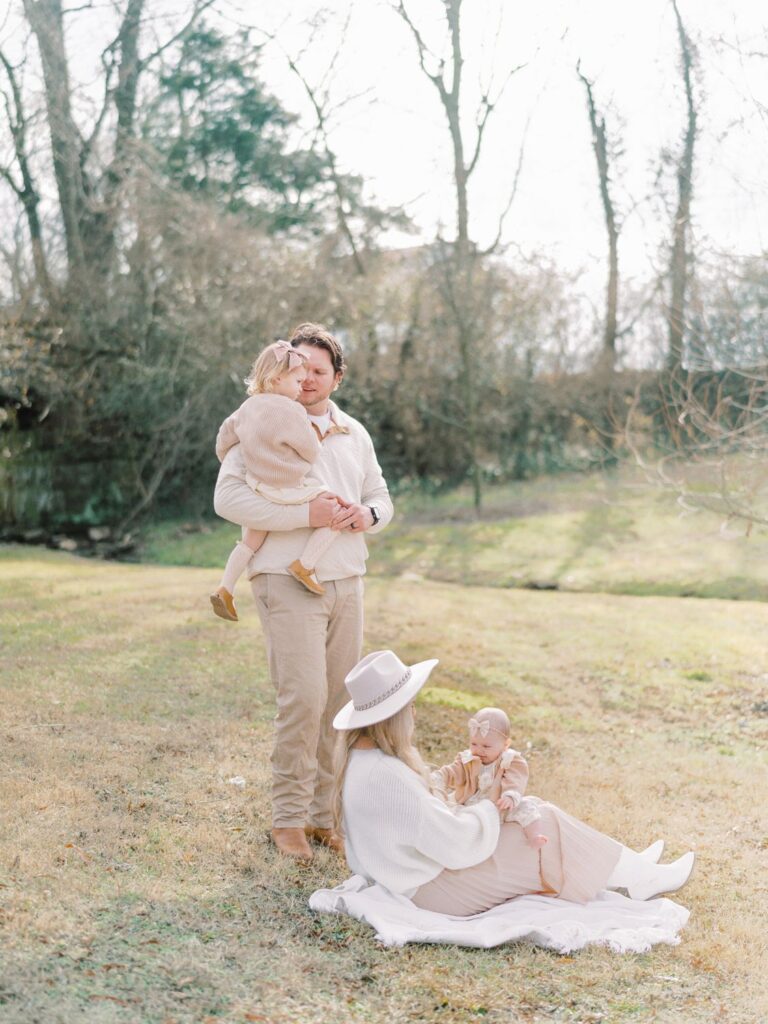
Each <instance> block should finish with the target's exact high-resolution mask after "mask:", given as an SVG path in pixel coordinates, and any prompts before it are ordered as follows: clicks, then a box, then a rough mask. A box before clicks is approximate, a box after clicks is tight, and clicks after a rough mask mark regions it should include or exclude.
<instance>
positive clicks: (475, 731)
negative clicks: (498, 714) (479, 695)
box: [469, 718, 491, 738]
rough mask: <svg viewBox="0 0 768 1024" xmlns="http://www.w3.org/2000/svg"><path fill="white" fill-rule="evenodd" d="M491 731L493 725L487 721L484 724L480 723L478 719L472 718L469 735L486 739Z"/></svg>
mask: <svg viewBox="0 0 768 1024" xmlns="http://www.w3.org/2000/svg"><path fill="white" fill-rule="evenodd" d="M490 731H491V723H490V722H489V721H488V720H487V719H486V720H485V721H484V722H478V720H477V719H476V718H470V720H469V734H470V736H481V737H483V738H485V737H486V736H487V735H488V733H489V732H490Z"/></svg>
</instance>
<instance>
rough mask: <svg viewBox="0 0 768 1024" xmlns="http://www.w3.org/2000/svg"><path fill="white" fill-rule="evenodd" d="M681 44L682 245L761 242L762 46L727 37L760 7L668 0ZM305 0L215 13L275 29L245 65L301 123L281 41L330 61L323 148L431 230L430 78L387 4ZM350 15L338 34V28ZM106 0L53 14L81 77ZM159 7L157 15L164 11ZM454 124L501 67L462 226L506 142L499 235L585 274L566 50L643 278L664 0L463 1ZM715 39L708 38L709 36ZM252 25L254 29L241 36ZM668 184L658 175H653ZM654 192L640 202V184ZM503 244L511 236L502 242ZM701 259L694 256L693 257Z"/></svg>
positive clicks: (497, 203) (308, 56)
mask: <svg viewBox="0 0 768 1024" xmlns="http://www.w3.org/2000/svg"><path fill="white" fill-rule="evenodd" d="M679 2H680V9H681V12H682V15H683V18H684V20H685V21H686V24H687V26H688V28H689V31H690V33H691V35H692V37H693V38H694V41H696V42H697V43H698V44H699V48H700V72H699V74H698V76H697V83H696V90H697V96H698V98H699V102H700V104H701V112H700V126H701V136H700V140H699V142H698V145H697V151H696V169H695V205H694V217H695V222H696V234H697V241H698V243H699V248H700V250H701V251H702V252H703V253H707V254H714V255H713V257H712V258H716V253H717V252H718V251H719V250H723V251H729V252H736V253H739V254H742V255H744V254H750V253H754V254H756V253H760V252H764V251H765V250H766V249H768V187H767V184H766V182H767V180H768V176H767V175H766V170H765V169H766V168H768V113H766V110H767V108H768V59H764V60H759V59H748V58H744V57H742V56H741V55H740V53H739V52H738V51H737V49H736V48H735V47H736V45H737V44H738V47H739V48H740V49H741V50H742V51H748V50H755V49H758V50H762V51H768V38H767V34H766V27H765V26H766V24H768V13H766V12H768V5H766V4H765V3H764V2H757V0H679ZM0 4H2V0H0ZM20 6H21V5H20V3H19V0H6V4H5V9H6V11H10V12H11V16H10V17H4V18H3V19H2V21H0V37H2V42H3V45H7V44H8V39H9V36H10V35H11V34H13V33H14V32H15V33H16V35H17V36H18V33H19V25H20V21H19V19H18V14H17V16H16V18H14V16H13V12H14V11H16V12H18V10H19V9H20ZM318 6H319V3H318V0H313V2H310V0H290V3H286V4H281V3H274V2H273V0H219V3H218V4H217V10H218V12H219V13H218V18H219V24H220V26H221V27H230V28H232V29H233V30H234V29H235V28H236V27H237V26H238V25H246V24H247V25H250V26H253V27H254V28H256V29H266V30H268V31H270V32H274V33H276V34H277V36H278V39H279V43H280V45H277V44H275V43H269V44H267V45H266V46H265V49H264V52H263V60H262V75H263V78H264V80H265V82H266V83H267V85H268V87H269V88H270V89H271V90H272V91H274V92H275V93H276V94H277V95H278V96H279V97H280V98H281V99H282V100H283V102H284V103H285V105H286V106H287V107H288V108H289V109H291V110H293V111H294V112H296V113H298V114H300V115H301V118H302V122H301V123H302V125H303V126H304V130H305V131H306V132H309V131H311V128H312V126H313V117H312V112H311V109H310V107H309V105H308V102H307V98H306V96H305V94H304V92H303V89H302V86H301V84H300V83H299V82H298V80H297V79H296V78H295V76H294V75H293V74H292V73H291V71H290V70H289V68H288V66H287V63H286V60H285V56H284V54H283V52H281V47H284V49H285V50H286V51H287V52H288V53H290V54H291V55H292V56H294V57H295V56H296V55H298V54H300V53H301V54H302V56H301V61H300V63H301V67H302V69H303V70H304V72H305V73H306V75H307V77H308V79H309V80H310V81H311V82H312V83H313V84H316V83H318V82H319V81H321V79H322V78H323V75H324V74H325V73H326V71H327V69H328V67H329V65H330V63H331V61H332V59H333V58H334V57H335V63H334V73H333V77H332V80H331V96H332V99H333V101H334V102H335V103H341V102H342V101H347V102H346V104H345V105H344V106H342V107H341V108H340V109H339V110H338V111H337V113H336V115H335V117H334V120H333V133H332V144H333V146H334V148H335V149H336V151H337V153H338V155H339V158H340V162H341V164H342V167H343V169H344V170H348V171H351V172H357V173H361V174H362V175H363V176H364V178H365V179H366V180H367V182H368V191H369V195H370V197H371V198H375V199H376V200H378V201H379V202H380V203H382V204H384V205H388V206H395V207H404V208H405V209H406V210H407V211H408V213H410V214H411V216H412V217H413V218H414V221H415V223H416V225H417V227H418V229H419V233H418V234H417V235H416V236H415V238H406V237H404V236H397V235H394V236H391V237H390V238H389V239H388V241H389V242H390V243H391V244H393V245H396V244H414V241H418V240H423V239H429V238H432V237H434V233H435V231H436V230H437V229H438V226H439V225H441V224H442V225H443V227H444V230H445V231H446V233H447V234H450V233H451V232H452V231H453V229H454V226H455V205H454V198H453V193H452V183H451V151H450V143H449V137H448V132H447V128H446V123H445V117H444V114H443V112H442V110H441V108H440V105H439V101H438V97H437V93H436V90H435V89H434V86H433V85H432V84H431V83H430V82H429V81H427V80H426V79H425V77H424V76H423V74H422V73H421V72H420V70H419V67H418V62H417V58H416V50H415V46H414V42H413V39H412V37H411V36H410V34H409V32H408V29H407V27H406V26H405V25H404V23H403V22H402V20H401V19H400V18H399V17H398V16H397V14H396V13H394V11H393V10H392V7H391V5H390V3H388V2H387V0H356V2H351V3H350V2H349V0H343V2H342V0H332V2H329V3H325V4H323V5H322V7H323V10H324V11H327V12H329V13H328V14H327V16H326V17H325V18H324V19H323V21H322V24H321V25H319V26H316V27H315V28H314V29H311V28H309V27H308V24H309V23H310V22H311V20H312V19H313V17H316V15H317V10H318ZM407 6H408V8H409V10H410V11H411V12H412V15H413V18H414V20H415V21H416V22H417V23H418V25H419V27H420V29H421V30H422V31H423V33H424V36H425V38H426V40H427V41H428V43H429V45H430V46H432V47H433V48H434V49H435V51H436V52H437V53H442V52H445V31H444V22H443V19H442V17H441V8H442V4H441V3H440V0H407ZM188 9H189V0H149V2H148V12H149V15H150V17H151V20H152V21H153V24H152V25H150V26H148V30H149V31H156V32H158V33H159V34H160V35H161V36H163V35H165V36H166V37H167V34H168V32H167V29H168V27H169V26H170V25H172V24H176V25H178V24H179V23H180V18H181V17H182V16H183V14H184V12H185V11H187V10H188ZM348 13H349V15H350V21H349V26H348V29H347V31H346V35H345V36H344V37H343V38H342V27H343V25H344V22H345V19H346V17H347V15H348ZM113 17H114V16H113V6H112V4H111V2H108V0H104V2H103V3H101V4H99V3H98V2H95V3H94V4H93V6H92V7H91V8H90V9H88V8H86V9H83V10H81V11H80V12H79V13H75V14H72V15H69V16H68V19H67V24H68V37H67V42H68V47H69V52H70V57H71V61H72V66H73V70H74V73H75V76H76V77H77V78H78V79H79V81H80V82H81V83H83V84H87V83H90V85H91V88H92V89H94V90H96V91H97V92H100V88H98V87H97V85H96V83H98V81H99V78H100V73H99V61H98V55H99V52H100V49H101V47H102V46H103V45H104V43H105V42H106V41H107V40H108V39H109V38H111V33H113V26H114V20H113ZM164 19H167V24H165V23H164ZM462 25H463V40H464V54H465V59H466V66H465V86H466V96H465V108H464V116H465V124H466V126H467V130H468V138H469V143H470V145H471V142H472V140H473V134H472V131H471V127H472V119H473V116H474V111H475V109H476V103H477V99H478V97H479V95H480V85H481V83H483V84H487V83H488V82H489V81H490V80H493V81H494V82H496V83H497V85H500V84H501V82H502V81H503V80H504V79H505V77H506V76H507V74H508V72H509V70H510V69H511V68H513V67H517V66H518V65H523V67H522V68H521V70H519V71H518V72H517V73H516V74H515V75H514V76H513V77H512V79H511V80H510V81H509V84H508V86H507V88H506V91H505V92H504V95H503V98H502V100H501V102H500V103H499V105H498V109H497V110H496V112H495V114H494V115H493V117H492V119H491V121H490V123H489V127H488V132H487V135H486V144H485V146H484V150H483V155H482V157H481V160H480V163H479V165H478V168H477V172H476V174H475V176H474V178H473V180H472V188H471V195H470V201H471V231H472V235H473V237H474V238H475V239H476V240H477V241H478V242H479V243H480V244H486V243H488V242H489V241H490V240H491V239H492V238H493V237H494V235H495V233H496V227H497V223H498V218H499V215H500V213H501V211H502V210H503V208H504V206H505V205H506V202H507V199H508V196H509V190H510V187H511V183H512V180H513V176H514V170H515V167H516V166H517V162H518V156H519V152H520V147H521V145H522V144H523V137H524V133H525V126H526V124H528V126H529V127H528V132H527V138H526V140H525V150H524V160H523V165H522V174H521V178H520V188H519V192H518V195H517V198H516V200H515V203H514V206H513V208H512V210H511V212H510V215H509V217H508V218H507V221H506V227H505V231H504V236H503V239H504V241H505V242H507V243H509V244H510V245H511V246H513V247H514V246H520V247H521V248H522V250H523V252H525V253H534V252H542V251H543V252H546V253H549V254H551V255H552V256H553V257H554V258H556V259H557V260H558V261H559V262H560V263H561V264H562V265H563V266H564V267H568V268H581V267H584V268H586V271H587V276H586V279H587V280H589V279H590V278H593V279H594V281H595V282H597V281H599V280H601V279H602V275H603V274H604V268H605V254H606V242H605V229H604V225H603V218H602V210H601V206H600V200H599V195H598V188H597V178H596V168H595V159H594V155H593V153H592V149H591V143H590V135H589V127H588V122H587V114H586V108H585V97H584V91H583V86H582V85H581V83H580V82H579V81H578V79H577V77H576V72H575V67H576V62H577V60H579V59H580V60H581V63H582V68H583V70H584V71H585V73H586V74H587V75H588V76H589V77H590V78H591V79H593V80H594V83H595V95H596V98H597V101H598V103H599V104H600V105H601V106H603V107H605V108H606V113H607V119H608V126H609V131H613V132H614V133H615V135H616V137H617V138H618V137H620V138H621V140H622V144H623V148H624V154H623V156H622V157H621V159H620V161H619V163H618V164H617V165H616V167H615V183H614V194H615V200H616V203H617V205H618V207H619V209H620V210H621V211H624V212H625V213H626V212H628V211H632V212H631V213H629V216H627V218H626V224H625V226H624V230H623V235H622V240H621V248H620V258H621V262H622V269H623V271H624V273H625V274H629V275H639V276H644V275H647V273H648V272H649V269H650V267H651V266H652V264H653V261H654V260H658V256H659V246H660V245H661V244H662V243H663V241H664V239H665V238H668V235H669V215H668V213H667V212H666V211H665V210H664V208H663V206H662V204H661V203H660V202H659V200H658V188H657V187H656V186H655V184H654V182H655V178H656V174H657V171H658V168H659V165H660V154H661V151H662V149H663V147H665V146H666V147H668V148H671V149H672V151H673V152H677V150H678V148H679V141H680V138H681V135H682V131H683V128H684V119H685V107H684V96H683V92H682V85H681V81H680V75H679V70H678V61H679V48H678V43H677V37H676V28H675V21H674V15H673V11H672V8H671V4H670V2H669V0H643V3H639V2H636V0H547V2H543V3H530V2H529V3H526V4H524V3H521V2H517V0H466V2H465V5H464V11H463V21H462ZM718 37H723V38H724V39H725V40H726V45H716V43H715V40H717V39H718ZM254 38H258V34H256V35H255V36H254ZM667 185H668V186H670V187H671V185H672V181H671V178H669V177H668V178H667ZM654 195H655V196H656V197H657V198H649V197H653V196H654ZM516 251H517V250H516V249H515V248H512V249H511V252H512V253H515V252H516ZM707 258H709V256H707Z"/></svg>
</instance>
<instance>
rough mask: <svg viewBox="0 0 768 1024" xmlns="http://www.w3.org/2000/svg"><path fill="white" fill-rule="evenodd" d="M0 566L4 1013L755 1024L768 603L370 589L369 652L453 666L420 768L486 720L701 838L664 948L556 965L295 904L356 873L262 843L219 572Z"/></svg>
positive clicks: (255, 762)
mask: <svg viewBox="0 0 768 1024" xmlns="http://www.w3.org/2000/svg"><path fill="white" fill-rule="evenodd" d="M0 576H1V582H0V602H1V603H0V613H1V614H2V658H3V674H2V687H3V693H2V709H1V711H0V744H1V745H0V768H1V769H2V772H1V774H0V807H1V808H2V810H1V812H0V820H1V821H2V826H1V830H0V949H2V952H0V1019H2V1020H3V1022H4V1024H5V1022H6V1021H7V1022H8V1024H16V1022H18V1024H22V1022H23V1024H30V1022H36V1021H40V1022H45V1024H58V1022H61V1024H64V1022H66V1024H70V1022H72V1021H78V1022H80V1021H85V1022H88V1024H91V1022H99V1024H100V1022H130V1024H136V1022H148V1024H150V1022H151V1024H155V1022H157V1024H170V1022H171V1021H173V1022H176V1024H187V1022H190V1024H191V1022H195V1024H197V1022H202V1021H225V1022H232V1024H234V1022H241V1021H248V1020H261V1021H268V1022H275V1024H277V1022H282V1021H285V1022H296V1021H299V1022H302V1024H304V1022H322V1024H326V1022H334V1024H336V1022H342V1024H343V1022H352V1021H360V1022H362V1021H366V1022H372V1024H379V1022H381V1024H383V1022H385V1021H386V1022H390V1021H395V1022H400V1021H403V1022H405V1021H409V1022H410V1021H435V1022H443V1021H445V1022H449V1021H450V1022H462V1024H463V1022H465V1021H493V1022H499V1024H500V1022H509V1021H525V1022H538V1021H569V1022H583V1024H586V1022H598V1021H599V1022H611V1024H613V1022H617V1024H618V1022H642V1024H645V1022H647V1021H659V1022H675V1024H679V1022H683V1024H688V1022H690V1024H695V1022H707V1024H709V1022H711V1021H713V1020H722V1021H724V1022H727V1024H744V1022H758V1021H763V1020H765V1019H766V1018H768V998H767V995H768V994H767V993H766V982H765V979H764V963H765V954H766V940H765V938H764V934H765V928H764V921H765V919H766V912H767V911H768V899H767V898H766V888H767V885H766V881H765V879H766V877H768V875H767V874H766V860H767V859H768V822H767V821H766V813H765V809H764V808H765V793H766V781H767V780H766V774H767V773H766V764H765V749H766V739H768V715H766V713H765V710H762V709H763V708H764V706H768V705H766V701H768V685H767V684H768V677H766V675H765V674H763V673H764V669H765V664H764V651H765V641H764V637H765V635H766V626H767V625H768V609H767V608H766V606H765V605H760V604H750V603H739V604H731V603H728V602H720V601H685V600H676V599H664V598H629V597H622V598H618V597H612V596H609V595H593V594H582V595H570V594H538V593H527V592H523V591H511V592H500V591H498V590H483V589H479V588H475V589H468V588H461V587H457V586H450V585H441V584H437V583H417V582H411V583H408V582H404V581H400V582H386V581H383V580H375V581H372V582H371V583H369V587H368V595H367V618H368V632H367V646H368V648H369V649H372V648H374V647H377V646H391V647H394V648H395V649H396V650H397V651H398V652H399V653H400V654H401V655H402V656H403V657H404V658H405V659H409V658H423V657H428V656H432V655H435V656H439V657H440V658H441V665H440V667H439V670H438V672H437V673H436V674H435V676H434V677H433V680H434V686H433V687H431V688H430V689H429V690H428V691H427V692H426V693H425V695H424V699H423V701H422V702H421V705H420V709H419V713H418V724H419V731H420V736H421V739H422V746H423V748H424V750H425V752H426V753H427V754H428V756H429V757H431V758H432V759H434V760H436V761H440V760H442V759H443V758H448V757H450V756H452V754H453V753H454V752H455V750H456V749H457V748H459V747H460V746H463V745H464V743H465V741H466V740H465V723H466V718H467V711H468V710H469V709H471V708H473V707H476V706H478V705H479V704H483V703H488V702H494V703H499V704H501V705H503V706H504V707H506V708H507V709H508V710H509V712H510V715H511V717H512V719H513V722H514V730H515V740H516V743H517V744H518V745H520V746H522V747H523V748H524V749H525V748H527V749H529V757H530V761H531V765H532V785H531V789H532V791H533V792H535V793H537V794H539V795H541V796H543V797H546V798H549V799H552V800H554V801H555V802H557V803H560V804H561V805H562V806H563V807H565V808H567V809H568V810H570V811H572V812H573V813H576V814H579V815H582V816H583V817H585V818H587V819H588V820H589V821H590V822H592V823H593V824H595V825H596V826H598V827H600V828H602V829H604V830H606V831H608V832H610V833H612V834H615V835H616V836H618V837H620V838H623V839H625V840H627V841H629V842H630V843H634V844H638V845H640V844H644V843H646V842H648V841H650V840H651V839H653V838H656V837H657V836H659V835H663V836H665V837H666V838H667V839H668V840H669V844H670V845H669V854H670V855H674V854H676V853H679V852H682V851H683V850H684V849H686V848H687V847H689V846H695V847H696V849H697V850H698V852H699V866H698V870H697V872H696V875H695V877H694V880H693V882H692V883H691V885H690V886H689V888H688V889H686V890H685V893H684V896H683V901H684V902H685V904H686V905H687V906H689V907H690V908H691V911H692V916H691V922H690V924H689V926H688V928H687V929H686V930H685V932H684V933H683V941H682V943H681V945H680V946H678V947H674V948H673V947H660V948H657V949H655V950H653V951H652V952H651V953H649V954H647V955H642V956H639V955H638V956H625V957H619V956H616V955H614V954H611V953H609V952H608V951H606V950H603V949H591V950H587V951H585V952H583V953H581V954H578V955H575V956H573V957H557V956H555V955H552V954H550V953H547V952H544V951H542V950H537V949H535V948H531V947H528V946H525V945H515V946H506V947H502V948H500V949H497V950H492V951H478V950H463V949H455V948H448V947H418V946H409V947H406V948H404V949H394V950H393V949H384V948H382V947H380V946H379V945H378V944H377V943H376V942H375V940H374V937H373V934H372V933H371V931H370V930H369V929H368V928H366V927H365V926H363V925H360V924H358V923H357V922H354V921H350V920H347V919H342V918H335V917H331V916H315V915H313V914H311V913H310V911H309V910H308V908H307V897H308V895H309V893H310V892H311V891H312V890H313V889H315V888H318V887H320V886H326V885H329V884H333V883H335V882H336V881H340V880H341V879H342V878H343V877H344V875H345V871H344V869H343V867H342V866H341V865H340V864H339V863H338V862H337V861H336V860H335V859H334V858H333V857H332V856H331V855H330V854H327V853H321V854H320V855H319V856H318V858H317V860H316V862H315V864H314V865H313V867H312V868H311V869H309V870H303V871H302V870H299V869H297V868H294V867H291V866H289V865H286V864H284V863H282V862H281V861H279V860H278V859H277V858H276V856H275V855H274V853H273V851H272V850H271V849H270V847H269V845H268V843H267V840H266V830H267V828H268V824H269V822H268V808H267V792H268V775H269V772H268V768H269V764H268V757H269V748H270V729H271V724H270V721H271V716H272V713H273V711H272V695H271V691H270V686H269V683H268V680H267V677H266V669H265V657H264V649H263V643H262V640H261V637H260V634H259V630H258V625H257V619H256V615H255V612H254V610H253V609H252V608H250V607H249V605H248V595H247V592H246V588H243V592H242V594H241V598H240V605H241V608H242V610H243V621H242V622H241V623H240V624H239V625H231V626H230V625H229V624H225V623H223V622H221V621H220V620H217V619H215V618H214V617H213V616H212V615H211V614H210V611H209V608H208V606H207V599H206V594H207V591H208V588H209V586H210V585H211V583H212V582H213V579H212V573H211V572H210V571H208V570H199V569H168V568H155V567H143V566H116V565H103V564H97V563H91V562H83V561H80V560H77V559H73V558H69V557H66V556H61V555H51V554H45V553H43V554H42V555H39V554H38V553H36V554H34V555H30V554H29V553H28V552H23V551H21V550H19V549H12V548H11V549H5V550H4V551H2V553H1V554H0ZM529 744H530V747H529V746H528V745H529ZM238 775H240V776H243V777H244V778H245V779H246V787H245V789H242V790H241V789H238V788H237V787H236V786H234V785H232V784H231V783H230V782H229V781H228V780H229V779H231V778H232V777H234V776H238Z"/></svg>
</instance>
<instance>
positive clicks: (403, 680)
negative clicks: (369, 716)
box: [355, 669, 411, 711]
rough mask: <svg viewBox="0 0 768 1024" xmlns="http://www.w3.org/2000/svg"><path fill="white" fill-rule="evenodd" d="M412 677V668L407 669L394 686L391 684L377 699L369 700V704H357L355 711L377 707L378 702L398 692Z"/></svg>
mask: <svg viewBox="0 0 768 1024" xmlns="http://www.w3.org/2000/svg"><path fill="white" fill-rule="evenodd" d="M410 678H411V670H410V669H406V671H405V675H404V676H403V677H402V678H401V679H398V681H397V682H396V683H395V685H394V686H390V688H389V689H388V690H385V691H384V693H380V694H379V696H378V697H376V699H375V700H369V701H368V703H367V704H355V711H367V710H368V709H369V708H375V707H376V705H377V704H381V703H382V701H385V700H386V699H387V697H391V696H392V694H393V693H397V691H398V690H399V689H400V687H401V686H405V684H406V683H407V682H408V680H409V679H410Z"/></svg>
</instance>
